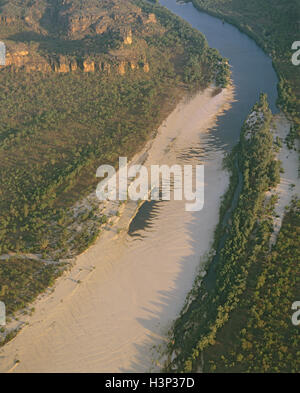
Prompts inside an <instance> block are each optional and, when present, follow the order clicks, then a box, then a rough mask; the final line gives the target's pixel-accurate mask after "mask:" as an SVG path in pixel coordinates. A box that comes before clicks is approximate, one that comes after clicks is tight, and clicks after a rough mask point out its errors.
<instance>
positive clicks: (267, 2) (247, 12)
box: [185, 0, 300, 137]
mask: <svg viewBox="0 0 300 393" xmlns="http://www.w3.org/2000/svg"><path fill="white" fill-rule="evenodd" d="M185 1H186V2H190V1H191V2H192V3H193V4H194V5H195V7H197V8H198V9H199V10H202V11H206V12H209V13H211V14H212V15H215V16H218V17H220V18H222V19H225V20H226V21H228V22H229V23H232V24H234V25H236V26H237V27H238V28H240V29H241V30H242V31H244V32H246V33H247V34H248V35H249V36H250V37H252V38H253V39H254V40H255V41H256V42H257V43H258V44H259V45H260V46H261V47H262V48H263V49H264V50H265V51H266V52H267V53H268V54H270V56H271V57H272V59H273V64H274V67H275V69H276V71H277V73H278V76H279V79H280V83H279V86H278V91H279V105H280V106H281V107H282V109H283V110H284V111H285V113H286V114H288V115H289V116H290V117H291V119H292V120H293V122H294V129H293V132H294V133H295V134H298V137H300V73H299V66H295V65H293V64H292V55H293V53H294V51H292V44H293V42H295V41H299V28H300V25H299V18H300V0H264V1H260V0H251V1H244V0H228V1H226V2H224V1H223V0H185Z"/></svg>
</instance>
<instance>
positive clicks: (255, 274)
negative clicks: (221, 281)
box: [204, 200, 300, 373]
mask: <svg viewBox="0 0 300 393" xmlns="http://www.w3.org/2000/svg"><path fill="white" fill-rule="evenodd" d="M299 238H300V201H299V200H294V201H293V203H292V205H291V206H290V207H289V209H288V210H287V212H286V215H285V218H284V220H283V224H282V228H281V230H280V233H279V236H278V239H277V243H276V245H275V246H274V248H273V249H272V251H271V252H270V251H269V250H264V251H262V252H261V253H260V254H259V255H258V257H257V258H255V259H253V261H252V263H251V267H250V269H249V274H248V279H247V285H246V291H245V293H244V294H243V296H242V297H241V301H240V302H239V305H238V307H237V308H236V310H235V311H234V312H233V313H232V315H231V317H230V320H229V321H228V323H227V324H225V325H224V327H223V328H221V329H220V331H219V332H218V334H217V336H216V341H215V344H214V345H213V346H211V347H209V348H207V349H206V350H205V351H204V364H205V367H204V370H205V371H208V372H296V373H299V371H300V340H299V327H296V326H293V325H292V322H291V314H292V311H291V305H292V304H293V303H294V301H295V300H298V296H299V293H300V268H299V258H300V247H299Z"/></svg>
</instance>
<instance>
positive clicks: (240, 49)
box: [160, 0, 278, 147]
mask: <svg viewBox="0 0 300 393" xmlns="http://www.w3.org/2000/svg"><path fill="white" fill-rule="evenodd" d="M160 3H161V5H163V6H165V7H166V8H168V9H169V10H170V11H172V12H173V13H175V14H177V15H178V16H180V17H181V18H183V19H185V20H186V21H187V22H189V23H190V24H191V25H192V26H193V27H195V28H196V29H198V30H199V31H201V33H203V34H204V35H205V37H206V39H207V41H208V44H209V46H210V47H212V48H216V49H218V50H219V52H220V53H221V55H222V56H224V57H226V58H227V59H228V60H229V64H230V65H231V67H232V79H233V84H234V86H235V89H236V96H235V98H236V100H237V102H235V103H234V104H233V105H232V108H231V110H229V111H228V112H227V113H226V115H225V116H223V117H222V118H221V120H220V122H219V124H218V127H217V130H216V131H217V134H218V136H219V138H220V142H221V143H222V144H223V145H224V146H228V147H232V146H233V145H235V144H236V143H237V142H238V139H239V135H240V129H241V125H242V123H243V121H244V120H245V118H246V116H247V115H248V113H249V111H250V109H251V107H252V106H253V105H254V104H255V102H256V101H257V100H258V97H259V94H260V93H261V92H264V93H267V95H268V97H269V103H270V106H271V109H272V111H273V112H274V113H276V112H277V108H276V100H277V83H278V78H277V75H276V73H275V70H274V68H273V66H272V60H271V58H270V57H269V56H267V55H266V54H265V53H264V51H263V50H262V49H261V48H260V47H259V46H258V45H257V44H256V43H255V42H254V41H253V40H252V39H251V38H249V37H248V36H247V35H246V34H243V33H241V32H240V31H239V30H238V29H237V28H236V27H234V26H232V25H230V24H228V23H224V24H223V22H222V21H221V20H220V19H218V18H214V17H212V16H210V15H208V14H205V13H203V12H199V11H198V10H197V9H196V8H195V7H194V6H193V5H192V4H191V3H188V4H179V3H176V0H161V1H160Z"/></svg>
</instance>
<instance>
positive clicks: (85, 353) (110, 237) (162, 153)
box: [0, 88, 233, 372]
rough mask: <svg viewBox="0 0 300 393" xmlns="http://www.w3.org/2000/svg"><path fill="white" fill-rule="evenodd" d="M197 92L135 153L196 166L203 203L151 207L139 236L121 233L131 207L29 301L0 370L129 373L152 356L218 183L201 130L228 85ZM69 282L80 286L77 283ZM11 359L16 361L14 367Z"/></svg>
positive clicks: (222, 183)
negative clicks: (200, 168) (49, 288)
mask: <svg viewBox="0 0 300 393" xmlns="http://www.w3.org/2000/svg"><path fill="white" fill-rule="evenodd" d="M212 91H213V89H207V90H206V91H205V92H203V93H199V94H197V95H196V96H194V97H193V98H190V99H189V100H185V101H183V102H182V103H180V104H179V105H178V106H177V108H176V109H175V110H174V111H173V112H172V114H171V115H170V116H169V117H168V119H167V120H166V121H165V122H164V123H163V124H162V125H161V127H160V129H159V130H158V134H157V136H156V138H155V140H154V141H152V142H151V144H149V146H148V148H147V149H146V150H145V151H144V152H143V154H142V156H140V157H136V159H137V160H138V161H139V160H142V161H145V165H146V166H148V165H151V164H169V165H173V164H175V163H179V164H187V163H188V164H200V163H201V164H204V165H205V206H204V209H203V210H202V211H200V212H186V211H185V201H182V202H178V201H176V202H175V201H170V202H165V203H160V204H158V206H157V208H156V210H155V218H154V219H152V221H151V225H149V226H148V229H147V228H146V229H144V230H142V231H141V233H140V235H141V237H137V238H134V237H130V236H129V235H128V234H127V232H126V231H125V230H123V231H122V229H124V228H127V227H128V224H129V222H130V220H131V218H132V214H133V213H134V211H135V210H136V205H135V204H134V203H131V202H129V203H128V204H127V205H125V207H124V210H123V212H122V216H121V218H120V219H119V220H118V222H116V224H115V225H114V226H113V227H111V228H110V229H109V230H106V231H104V233H103V234H102V235H101V236H100V237H99V239H98V240H97V242H96V244H95V245H94V246H92V247H91V248H90V249H89V250H87V251H86V252H85V253H84V254H83V255H81V256H79V257H78V258H77V261H76V265H75V266H74V268H73V269H72V270H71V271H70V272H68V273H66V274H65V275H64V276H63V277H62V278H61V279H59V280H58V281H57V284H56V286H55V291H54V292H53V293H50V294H48V295H47V296H44V297H42V298H41V299H39V300H38V301H37V302H36V304H35V305H34V306H35V309H36V311H35V313H34V315H33V316H32V317H30V319H29V325H28V326H27V327H25V328H24V329H23V330H22V331H21V332H20V333H19V335H18V336H17V337H16V338H15V339H14V340H13V341H12V342H10V343H9V344H7V345H6V346H5V347H4V348H3V349H1V350H0V372H5V371H14V372H122V371H128V372H138V371H147V370H148V369H150V368H151V367H153V366H152V360H153V359H155V358H156V357H157V354H156V351H155V350H153V345H159V344H161V343H163V342H164V338H165V336H166V333H167V330H168V328H169V327H170V324H171V323H172V321H173V320H174V319H175V318H176V316H177V315H178V313H179V311H180V309H181V307H182V305H183V303H184V300H185V297H186V294H187V292H188V291H189V290H190V288H191V287H192V284H193V280H194V277H195V273H196V271H197V269H198V268H199V261H200V260H201V259H202V260H204V258H205V254H206V253H207V252H208V251H209V249H210V245H211V242H212V237H213V232H214V229H215V226H216V225H217V222H218V210H219V203H220V197H221V195H222V194H223V193H224V191H225V190H226V187H227V186H228V174H227V173H226V172H224V171H223V170H222V159H223V151H222V149H221V148H214V147H213V146H214V143H213V135H212V134H211V133H209V132H207V131H208V130H209V129H211V128H212V127H213V126H214V125H215V123H216V121H217V117H218V116H220V115H222V113H224V111H225V110H226V109H228V108H229V107H230V102H232V100H233V89H231V88H230V89H226V90H223V91H222V93H220V94H218V95H216V96H212ZM78 280H80V281H81V283H78ZM16 360H19V361H20V362H19V363H18V364H15V362H16Z"/></svg>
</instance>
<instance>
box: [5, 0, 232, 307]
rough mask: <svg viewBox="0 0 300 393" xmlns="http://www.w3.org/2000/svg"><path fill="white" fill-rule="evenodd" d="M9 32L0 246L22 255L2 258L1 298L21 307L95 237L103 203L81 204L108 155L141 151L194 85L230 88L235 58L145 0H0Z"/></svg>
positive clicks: (110, 160) (111, 157)
mask: <svg viewBox="0 0 300 393" xmlns="http://www.w3.org/2000/svg"><path fill="white" fill-rule="evenodd" d="M0 33H1V36H2V37H3V38H2V39H3V41H4V42H5V43H6V44H7V48H8V60H9V61H8V64H7V66H6V67H1V68H0V84H1V91H0V117H1V122H0V160H1V168H0V193H1V200H0V254H2V255H4V257H5V255H7V254H9V253H11V254H12V253H13V255H14V256H15V259H13V260H12V259H9V256H8V255H7V258H8V259H4V260H0V300H1V301H4V302H5V303H6V305H7V308H8V311H9V312H14V311H16V310H17V309H19V308H22V307H23V306H24V304H26V303H27V302H28V301H31V300H32V299H33V298H34V296H36V295H37V293H38V292H39V291H40V290H44V289H45V288H46V287H47V285H48V284H49V283H50V282H52V278H54V277H56V276H57V275H58V274H60V272H61V268H62V267H64V264H59V263H57V262H59V261H61V260H62V259H64V260H65V259H66V258H72V257H74V256H76V255H77V254H78V253H80V252H82V251H84V250H85V249H86V248H87V247H88V246H89V245H90V244H91V243H92V242H93V241H94V240H95V239H96V237H97V236H98V234H99V231H100V226H101V224H103V223H105V221H106V217H104V216H101V212H99V209H98V206H89V207H87V208H86V210H85V211H81V213H80V214H79V215H78V214H77V215H75V214H74V211H73V210H72V209H73V206H74V204H75V203H76V202H77V201H79V200H80V199H82V198H83V197H85V196H87V195H88V194H89V193H91V192H92V191H95V187H96V184H97V182H98V179H97V178H96V169H97V168H98V167H99V165H101V164H103V163H105V164H112V165H116V164H117V162H118V157H119V156H120V155H121V156H127V157H129V158H130V157H132V156H133V154H134V153H136V152H137V151H138V150H139V149H140V148H141V147H142V146H143V145H144V144H145V142H146V141H147V140H148V139H149V138H151V137H152V136H153V135H154V133H155V131H156V129H157V127H158V126H159V124H160V122H161V121H162V120H163V118H165V117H166V115H167V114H168V113H169V112H170V111H171V110H172V109H173V108H174V107H175V105H176V104H177V103H178V102H179V100H180V99H181V98H182V97H183V96H184V95H186V94H187V93H188V92H191V91H195V90H197V89H200V88H205V87H206V86H208V85H209V84H211V83H212V82H216V84H217V85H218V86H221V87H224V86H226V84H227V83H228V81H229V66H228V64H227V62H226V60H225V59H222V58H221V56H220V55H219V53H218V52H217V51H215V50H213V49H211V48H209V47H208V45H207V42H206V40H205V37H204V36H203V35H202V34H201V33H199V32H197V31H196V30H194V29H192V28H191V27H190V26H189V25H188V24H187V23H185V22H183V21H182V20H180V19H179V18H177V17H176V16H173V15H172V14H171V13H170V12H169V11H167V10H165V9H163V8H162V7H160V6H158V5H151V4H150V3H146V2H144V1H139V0H126V1H122V2H119V1H106V0H105V1H102V2H98V1H94V0H89V1H80V0H74V1H62V0H61V1H60V0H57V1H56V0H47V1H46V0H41V1H25V2H19V1H10V2H8V3H5V2H1V3H0ZM21 254H22V255H23V256H24V255H31V254H35V255H37V256H38V257H39V258H42V259H43V260H46V261H49V262H50V263H52V262H55V263H56V264H55V265H53V266H52V265H49V266H48V267H45V268H44V267H43V266H42V264H41V263H37V262H34V261H32V260H30V259H28V258H27V259H26V258H25V259H24V258H18V256H21ZM4 277H5V279H4ZM32 277H35V280H36V283H35V284H34V285H33V286H28V285H27V283H28V280H29V279H30V280H31V278H32ZM10 278H11V279H12V281H14V284H13V283H12V282H11V284H10V283H9V282H10ZM21 294H22V298H23V301H20V296H21Z"/></svg>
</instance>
